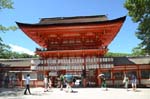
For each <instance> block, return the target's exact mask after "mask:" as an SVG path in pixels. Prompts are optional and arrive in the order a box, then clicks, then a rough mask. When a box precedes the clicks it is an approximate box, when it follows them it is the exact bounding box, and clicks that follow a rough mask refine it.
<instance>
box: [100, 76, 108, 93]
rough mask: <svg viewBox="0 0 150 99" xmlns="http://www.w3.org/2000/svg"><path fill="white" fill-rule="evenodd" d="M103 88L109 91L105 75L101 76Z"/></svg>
mask: <svg viewBox="0 0 150 99" xmlns="http://www.w3.org/2000/svg"><path fill="white" fill-rule="evenodd" d="M101 82H102V83H101V88H104V89H105V90H106V91H107V87H106V78H105V76H104V75H103V76H101Z"/></svg>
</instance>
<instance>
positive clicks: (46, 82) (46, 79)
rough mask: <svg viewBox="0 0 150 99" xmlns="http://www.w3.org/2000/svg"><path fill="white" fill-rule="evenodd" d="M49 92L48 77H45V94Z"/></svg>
mask: <svg viewBox="0 0 150 99" xmlns="http://www.w3.org/2000/svg"><path fill="white" fill-rule="evenodd" d="M47 91H48V78H47V75H45V77H44V92H47Z"/></svg>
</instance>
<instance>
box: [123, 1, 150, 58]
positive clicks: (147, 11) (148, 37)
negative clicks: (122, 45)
mask: <svg viewBox="0 0 150 99" xmlns="http://www.w3.org/2000/svg"><path fill="white" fill-rule="evenodd" d="M124 7H125V8H126V9H127V10H128V14H129V16H130V17H132V20H133V22H136V23H138V24H139V26H138V28H137V31H136V33H135V34H136V36H137V38H138V39H140V40H141V43H140V44H139V45H138V47H136V48H135V49H133V51H137V48H139V49H140V50H141V53H144V54H149V55H150V0H126V2H125V3H124ZM138 52H139V50H138Z"/></svg>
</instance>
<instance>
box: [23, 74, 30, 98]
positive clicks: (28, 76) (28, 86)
mask: <svg viewBox="0 0 150 99" xmlns="http://www.w3.org/2000/svg"><path fill="white" fill-rule="evenodd" d="M25 83H26V89H25V91H24V95H27V90H28V92H29V94H30V95H31V92H30V74H27V77H26V80H25Z"/></svg>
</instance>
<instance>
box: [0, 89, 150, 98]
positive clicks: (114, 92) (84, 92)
mask: <svg viewBox="0 0 150 99" xmlns="http://www.w3.org/2000/svg"><path fill="white" fill-rule="evenodd" d="M73 90H74V92H72V93H70V92H68V93H67V92H66V91H65V89H64V90H63V91H60V89H59V88H53V89H52V90H51V91H49V92H44V89H43V88H31V93H32V94H31V95H24V94H23V91H24V89H17V88H14V89H4V88H0V99H52V98H54V99H92V98H94V99H150V88H138V89H137V91H136V92H134V91H132V89H129V91H127V90H125V89H123V88H108V91H105V90H103V89H102V88H73Z"/></svg>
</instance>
